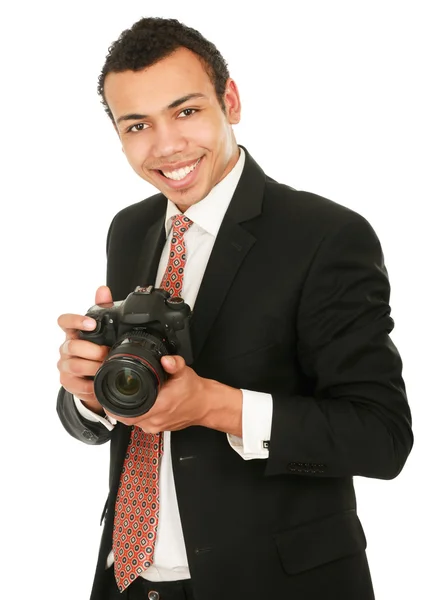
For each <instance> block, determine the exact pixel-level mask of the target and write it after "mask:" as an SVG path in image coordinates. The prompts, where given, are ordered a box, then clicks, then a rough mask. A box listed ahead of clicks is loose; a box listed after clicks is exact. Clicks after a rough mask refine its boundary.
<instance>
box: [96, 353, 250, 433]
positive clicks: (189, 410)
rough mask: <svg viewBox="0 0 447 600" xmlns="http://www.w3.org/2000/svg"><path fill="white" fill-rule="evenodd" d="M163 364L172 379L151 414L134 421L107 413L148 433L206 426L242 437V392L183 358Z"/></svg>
mask: <svg viewBox="0 0 447 600" xmlns="http://www.w3.org/2000/svg"><path fill="white" fill-rule="evenodd" d="M161 365H162V367H163V369H164V370H165V371H166V372H167V373H168V374H169V375H170V377H169V379H168V380H167V382H166V383H165V384H164V385H163V386H162V388H161V389H160V392H159V394H158V396H157V399H156V401H155V404H154V405H153V406H152V408H151V409H150V410H149V411H148V412H147V413H145V414H144V415H141V416H139V417H133V418H126V417H120V416H117V415H114V414H112V413H109V412H108V411H106V412H107V414H108V415H109V416H111V417H113V418H114V419H116V420H117V421H121V423H124V424H125V425H136V426H138V427H140V428H141V429H142V430H143V431H145V432H146V433H158V432H160V431H177V430H179V429H185V428H186V427H190V426H192V425H202V426H204V427H210V428H211V429H217V430H218V431H224V432H226V433H233V434H234V435H238V436H239V437H241V436H242V392H241V390H238V389H235V388H232V387H229V386H227V385H224V384H222V383H219V382H218V381H214V380H212V379H205V378H203V377H200V376H199V375H197V373H196V372H195V371H194V370H193V369H191V368H190V367H188V366H186V364H185V361H184V359H183V358H182V357H181V356H163V357H162V359H161Z"/></svg>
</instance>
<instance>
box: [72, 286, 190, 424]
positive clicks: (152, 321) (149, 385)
mask: <svg viewBox="0 0 447 600" xmlns="http://www.w3.org/2000/svg"><path fill="white" fill-rule="evenodd" d="M191 314H192V313H191V309H190V307H189V306H188V305H187V304H185V301H184V300H183V299H182V298H180V297H171V296H170V294H169V293H168V292H166V291H165V290H162V289H157V288H154V287H153V286H148V287H140V286H139V287H137V288H135V291H134V292H132V293H130V294H129V295H128V296H127V298H126V299H125V300H122V301H120V302H110V303H107V304H99V305H96V304H95V305H94V306H92V307H91V308H90V309H89V310H88V312H87V313H86V316H87V317H91V318H93V319H95V321H96V323H97V326H96V329H95V330H94V331H80V332H79V338H80V339H82V340H88V341H89V342H94V343H95V344H99V345H104V346H111V348H110V352H109V354H108V356H107V358H106V360H105V361H104V363H103V364H102V365H101V367H100V368H99V370H98V371H97V373H96V375H95V377H94V390H95V394H96V397H97V399H98V401H99V402H100V404H101V405H102V406H103V407H104V408H106V409H107V410H109V411H110V412H112V413H114V414H116V415H119V416H122V417H138V416H140V415H143V414H144V413H146V412H147V411H148V410H149V409H150V408H152V406H153V404H154V402H155V400H156V398H157V395H158V392H159V390H160V387H161V386H162V385H163V383H164V382H165V381H166V379H167V377H168V375H167V373H166V372H165V370H164V369H163V367H162V366H161V362H160V361H161V358H162V356H166V355H168V354H178V355H180V356H182V357H183V358H184V359H185V362H186V364H187V365H190V364H191V363H192V360H193V358H192V349H191V339H190V333H189V322H190V318H191Z"/></svg>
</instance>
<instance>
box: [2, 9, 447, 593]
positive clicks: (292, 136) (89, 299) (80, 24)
mask: <svg viewBox="0 0 447 600" xmlns="http://www.w3.org/2000/svg"><path fill="white" fill-rule="evenodd" d="M445 8H446V4H445V2H433V1H429V0H424V1H423V2H422V1H420V2H411V1H406V2H403V1H402V2H400V1H393V0H387V1H382V0H379V1H377V0H376V1H375V2H364V1H352V2H347V1H340V0H339V1H337V2H333V1H327V2H319V1H313V2H304V1H299V0H298V1H294V2H286V1H284V0H275V2H273V3H271V4H267V3H264V2H262V1H261V2H257V3H255V2H253V3H252V2H245V3H244V2H242V1H241V0H239V1H232V0H227V1H226V2H220V3H219V2H208V1H207V2H201V1H197V0H196V1H194V2H179V1H174V0H171V1H170V2H169V3H161V2H160V3H155V2H149V1H147V2H142V1H134V2H128V3H125V2H122V1H120V2H114V1H111V0H108V1H107V2H105V1H95V2H91V1H89V2H87V1H86V0H84V1H78V2H76V3H69V4H67V3H66V2H58V3H56V2H55V3H54V4H53V3H51V2H45V1H44V2H39V3H34V2H31V1H28V2H23V1H22V2H20V1H17V2H15V3H10V5H9V7H7V8H5V7H3V8H2V9H1V11H2V14H1V15H0V17H1V23H2V35H1V38H0V44H1V47H0V51H1V54H0V56H1V61H2V64H1V89H2V91H1V94H0V102H1V106H0V119H1V142H2V143H1V153H2V159H1V170H2V175H1V178H0V180H1V181H0V185H1V192H0V198H1V236H0V244H1V247H0V250H1V261H2V263H1V264H2V268H1V273H2V277H1V281H2V284H1V285H2V289H1V299H2V334H3V335H2V337H3V342H2V350H1V352H2V362H1V364H2V377H1V382H2V386H1V400H2V402H1V406H2V413H1V417H2V421H3V423H2V428H1V438H0V443H1V455H2V457H3V468H2V472H3V478H2V489H3V490H4V491H3V493H2V494H1V496H0V497H1V504H2V507H1V513H0V517H1V535H0V537H1V540H2V542H1V548H2V551H1V554H2V556H3V557H5V555H6V561H5V560H4V558H3V559H2V561H1V563H2V571H3V573H2V580H3V583H2V590H3V591H2V592H1V595H2V598H9V597H14V598H25V597H28V596H29V597H33V598H54V599H59V598H61V597H63V598H64V600H72V599H73V600H75V599H76V600H79V599H80V600H83V599H87V598H88V595H89V592H90V585H91V580H92V576H93V571H94V565H95V561H96V554H97V549H98V544H99V538H100V528H99V517H100V513H101V510H102V506H103V503H104V500H105V497H106V488H107V468H108V447H107V446H101V447H91V446H87V445H83V444H82V443H80V442H78V441H76V440H74V439H73V438H70V437H69V436H68V434H66V432H65V431H64V430H63V428H62V426H61V425H60V423H59V421H58V419H57V416H56V412H55V402H56V395H57V391H58V388H59V383H58V372H57V370H56V362H57V360H58V348H59V345H60V344H61V342H62V339H63V335H62V332H60V331H59V329H58V327H57V324H56V319H57V317H58V315H59V314H60V313H63V312H79V313H83V312H85V310H86V309H87V308H88V307H89V306H90V305H91V304H92V303H93V299H94V293H95V290H96V288H97V286H98V285H100V284H103V283H104V282H105V238H106V233H107V229H108V226H109V223H110V220H111V218H112V217H113V215H114V214H115V212H117V211H118V210H119V209H121V208H123V207H124V206H126V205H128V204H131V203H133V202H136V201H139V200H141V199H143V198H145V197H147V196H149V195H151V194H152V193H154V189H153V188H151V187H150V186H149V185H148V184H147V183H145V182H144V181H143V180H140V179H139V178H138V177H137V176H136V175H135V174H134V172H133V171H132V170H131V168H130V167H129V165H128V164H127V162H126V160H125V157H124V155H123V154H122V152H121V148H120V145H119V141H118V138H117V136H116V134H115V133H114V131H113V129H112V126H111V124H110V123H109V121H108V117H107V116H106V115H105V113H104V112H103V109H102V107H101V106H100V103H99V99H98V97H97V95H96V83H97V76H98V74H99V72H100V69H101V67H102V64H103V61H104V59H105V56H106V53H107V48H108V46H109V45H110V43H111V42H112V41H114V40H115V39H116V38H117V37H118V35H119V34H120V32H121V31H122V30H123V29H125V28H127V27H130V26H131V25H132V23H133V22H135V21H136V20H138V19H139V18H140V17H142V16H163V17H175V18H178V19H179V20H180V21H183V22H184V23H186V24H187V25H189V26H192V27H194V28H196V29H198V30H199V31H201V33H202V34H203V35H205V36H206V37H208V38H209V39H211V40H212V41H213V42H214V43H215V44H216V46H217V47H218V48H219V49H220V51H221V52H222V54H223V56H224V57H225V59H226V60H227V62H228V64H229V68H230V74H231V76H232V77H233V78H234V79H235V80H236V82H237V84H238V86H239V90H240V93H241V98H242V106H243V111H242V122H241V123H240V124H239V125H237V126H236V128H235V133H236V137H237V140H238V142H239V143H241V144H243V145H244V146H246V147H247V149H248V150H249V151H250V153H251V154H252V155H253V157H254V158H255V160H256V161H257V162H258V163H259V164H260V165H261V166H262V167H263V169H264V171H265V172H266V173H267V174H268V175H270V176H271V177H273V178H275V179H276V180H278V181H281V182H284V183H287V184H288V185H290V186H293V187H295V188H296V189H302V190H307V191H311V192H314V193H317V194H320V195H323V196H326V197H328V198H331V199H332V200H335V201H337V202H339V203H341V204H344V205H346V206H348V207H350V208H352V209H354V210H356V211H357V212H360V213H361V214H363V215H364V216H365V217H366V218H367V219H368V220H369V221H370V223H371V224H372V226H373V227H374V229H375V230H376V232H377V234H378V236H379V238H380V240H381V242H382V246H383V250H384V254H385V260H386V264H387V267H388V272H389V276H390V280H391V286H392V295H391V306H392V316H393V317H394V319H395V322H396V326H395V330H394V332H393V333H392V339H393V341H394V342H395V344H396V345H397V347H398V348H399V350H400V353H401V355H402V358H403V361H404V378H405V380H406V384H407V391H408V396H409V401H410V405H411V408H412V412H413V418H414V432H415V447H414V449H413V452H412V453H411V455H410V457H409V459H408V462H407V465H406V466H405V468H404V470H403V472H402V473H401V475H400V476H399V477H398V478H397V479H395V480H393V481H379V480H367V479H364V478H356V489H357V494H358V511H359V516H360V519H361V521H362V523H363V525H364V529H365V531H366V535H367V538H368V550H367V553H368V558H369V562H370V567H371V572H372V576H373V580H374V585H375V590H376V596H377V599H378V600H397V599H401V598H402V599H406V600H407V599H408V600H410V599H415V600H416V599H417V600H420V599H422V598H430V599H432V598H436V599H437V598H445V597H446V596H445V594H446V583H445V570H446V558H447V553H446V551H445V540H446V535H447V531H446V519H445V508H446V500H447V498H446V493H445V491H444V490H445V489H446V487H447V486H444V479H445V468H446V462H447V461H446V450H445V443H444V439H445V429H446V416H447V412H446V408H445V404H446V386H445V372H446V368H447V365H446V352H445V341H446V333H447V332H446V319H445V313H446V306H445V294H444V290H445V273H446V269H445V258H446V245H445V242H444V236H445V231H446V227H445V222H444V214H445V212H444V208H445V207H444V205H445V202H446V199H447V197H446V188H447V184H446V164H447V162H446V159H447V157H446V139H447V126H446V125H447V123H446V107H447V97H446V83H445V82H446V56H447V44H446V34H445V32H446V30H447V23H446V18H445V17H444V14H443V9H445ZM268 283H269V282H268V281H266V282H265V284H266V285H268ZM5 577H6V580H5ZM67 580H68V581H70V585H69V587H68V589H67V587H66V585H65V584H66V582H67ZM13 586H17V587H16V588H14V587H13ZM62 586H63V589H64V590H65V591H64V593H63V596H62V595H61V594H60V593H58V592H57V590H58V589H62ZM12 589H15V592H14V593H12V595H9V594H7V593H6V592H7V591H8V590H12ZM17 590H18V591H17ZM210 600H212V599H210ZM278 600H279V599H278Z"/></svg>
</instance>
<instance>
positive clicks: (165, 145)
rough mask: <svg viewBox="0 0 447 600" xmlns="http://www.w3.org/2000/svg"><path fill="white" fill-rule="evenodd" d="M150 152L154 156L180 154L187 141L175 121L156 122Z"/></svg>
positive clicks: (162, 156) (163, 156)
mask: <svg viewBox="0 0 447 600" xmlns="http://www.w3.org/2000/svg"><path fill="white" fill-rule="evenodd" d="M153 140H154V141H153V146H152V154H153V156H154V157H155V158H165V157H168V156H169V157H172V156H175V155H180V156H181V155H182V153H184V150H185V148H186V146H187V141H186V140H185V138H184V136H183V135H182V134H181V132H180V131H179V129H178V128H177V127H176V125H175V123H172V122H171V123H161V124H158V125H157V127H156V129H155V131H154V138H153Z"/></svg>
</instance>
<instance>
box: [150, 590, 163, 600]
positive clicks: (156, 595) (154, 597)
mask: <svg viewBox="0 0 447 600" xmlns="http://www.w3.org/2000/svg"><path fill="white" fill-rule="evenodd" d="M147 597H148V598H149V600H159V599H160V594H159V593H158V592H154V591H151V592H149V594H148V595H147Z"/></svg>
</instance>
